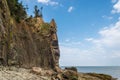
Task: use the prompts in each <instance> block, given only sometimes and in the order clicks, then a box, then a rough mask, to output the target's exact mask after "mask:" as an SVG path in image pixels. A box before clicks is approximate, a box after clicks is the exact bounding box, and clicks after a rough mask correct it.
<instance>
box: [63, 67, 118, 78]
mask: <svg viewBox="0 0 120 80" xmlns="http://www.w3.org/2000/svg"><path fill="white" fill-rule="evenodd" d="M62 68H64V67H62ZM76 68H77V69H78V72H83V73H103V74H109V75H111V76H112V77H114V78H118V80H120V66H77V67H76Z"/></svg>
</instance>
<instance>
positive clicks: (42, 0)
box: [38, 0, 59, 6]
mask: <svg viewBox="0 0 120 80" xmlns="http://www.w3.org/2000/svg"><path fill="white" fill-rule="evenodd" d="M38 2H39V3H42V4H45V5H52V6H54V5H58V4H59V3H58V2H55V1H53V0H38Z"/></svg>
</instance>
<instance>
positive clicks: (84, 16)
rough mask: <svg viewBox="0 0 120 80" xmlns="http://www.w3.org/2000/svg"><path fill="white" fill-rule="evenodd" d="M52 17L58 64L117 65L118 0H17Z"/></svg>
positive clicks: (119, 37)
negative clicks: (55, 27)
mask: <svg viewBox="0 0 120 80" xmlns="http://www.w3.org/2000/svg"><path fill="white" fill-rule="evenodd" d="M20 1H23V4H24V5H28V7H29V9H28V11H27V12H28V15H33V9H34V5H38V7H39V8H40V7H41V6H43V18H44V20H45V21H46V22H50V20H51V19H52V18H54V19H55V21H56V23H57V29H58V32H57V34H58V39H59V45H60V51H61V57H60V66H120V64H119V61H120V0H20Z"/></svg>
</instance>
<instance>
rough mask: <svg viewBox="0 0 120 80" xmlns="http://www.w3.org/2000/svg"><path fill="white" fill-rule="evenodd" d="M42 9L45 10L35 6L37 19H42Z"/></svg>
mask: <svg viewBox="0 0 120 80" xmlns="http://www.w3.org/2000/svg"><path fill="white" fill-rule="evenodd" d="M42 9H43V7H41V9H38V6H37V5H35V7H34V14H35V17H42Z"/></svg>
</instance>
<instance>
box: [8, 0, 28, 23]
mask: <svg viewBox="0 0 120 80" xmlns="http://www.w3.org/2000/svg"><path fill="white" fill-rule="evenodd" d="M7 3H8V7H9V9H10V13H11V16H12V17H14V18H15V19H16V21H20V20H21V19H24V18H26V15H27V13H26V11H25V10H26V8H24V6H23V5H22V2H21V3H19V2H18V0H7Z"/></svg>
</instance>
